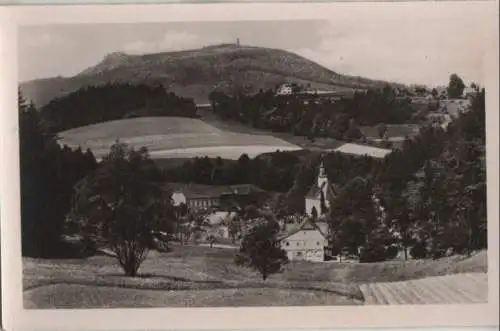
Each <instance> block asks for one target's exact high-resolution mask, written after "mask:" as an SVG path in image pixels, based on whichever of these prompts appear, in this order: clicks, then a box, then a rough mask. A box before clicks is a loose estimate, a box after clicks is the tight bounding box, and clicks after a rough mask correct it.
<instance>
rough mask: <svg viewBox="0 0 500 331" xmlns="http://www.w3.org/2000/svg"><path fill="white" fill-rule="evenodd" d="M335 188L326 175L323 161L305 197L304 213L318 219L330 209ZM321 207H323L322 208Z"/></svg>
mask: <svg viewBox="0 0 500 331" xmlns="http://www.w3.org/2000/svg"><path fill="white" fill-rule="evenodd" d="M335 195H336V188H335V185H333V184H331V183H330V181H329V180H328V177H327V175H326V171H325V166H324V162H323V159H321V163H320V166H319V169H318V175H317V178H316V181H315V182H314V183H313V185H312V186H311V188H310V189H309V192H307V194H306V196H305V212H306V215H307V216H309V217H318V216H321V215H322V214H323V213H325V212H326V210H324V209H328V208H330V202H331V201H332V200H333V199H334V198H335ZM322 205H323V207H322Z"/></svg>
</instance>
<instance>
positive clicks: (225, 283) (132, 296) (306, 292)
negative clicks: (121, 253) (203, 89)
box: [23, 245, 487, 308]
mask: <svg viewBox="0 0 500 331" xmlns="http://www.w3.org/2000/svg"><path fill="white" fill-rule="evenodd" d="M234 254H235V250H234V249H225V248H215V247H214V248H209V247H205V246H178V245H175V246H173V251H172V252H169V253H159V252H156V251H152V252H150V255H149V256H148V259H147V260H146V261H145V262H144V264H143V265H142V266H141V269H140V270H139V273H140V276H139V277H136V278H130V277H125V276H123V275H122V271H121V269H120V268H119V266H118V265H117V263H116V261H115V260H114V259H113V258H111V257H108V256H94V257H90V258H87V259H64V260H45V259H30V258H25V259H23V265H24V279H23V287H24V302H25V307H26V308H56V307H57V308H102V307H203V306H259V305H266V306H277V305H279V306H293V305H358V304H363V302H364V301H365V300H366V304H370V303H373V301H374V300H373V299H371V298H370V295H369V294H367V291H366V285H364V284H370V287H373V286H374V285H371V284H372V283H375V282H376V283H379V282H399V281H406V280H411V279H418V278H425V277H429V276H440V275H449V274H456V273H483V274H485V273H486V270H487V268H486V253H485V252H482V253H479V254H476V255H475V256H473V257H472V258H466V257H460V256H456V257H452V258H445V259H440V260H433V261H428V260H414V261H407V262H404V261H393V262H384V263H367V264H355V263H313V262H306V261H294V262H291V263H290V264H289V265H288V266H287V267H286V269H285V271H284V272H283V273H282V274H276V275H272V276H271V277H270V278H269V279H268V280H266V281H262V280H261V278H260V275H259V274H257V273H256V272H254V271H252V270H250V269H247V268H241V267H238V266H236V265H235V264H234V262H233V261H234V260H233V259H234ZM455 283H457V282H455ZM387 284H392V283H387ZM377 286H379V285H378V284H377ZM383 286H387V285H382V287H383ZM396 286H397V285H396ZM467 286H468V285H467ZM478 286H479V285H478ZM480 286H483V287H482V288H483V289H484V284H483V285H480ZM360 287H361V288H360ZM362 290H363V291H362ZM375 291H376V290H375ZM387 291H390V290H387ZM428 291H440V287H439V286H436V287H434V288H431V289H430V290H428ZM391 293H392V292H391ZM365 295H366V298H365ZM381 301H383V299H381ZM375 303H376V302H375ZM429 303H431V302H429ZM471 303H472V302H471Z"/></svg>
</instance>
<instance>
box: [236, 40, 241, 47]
mask: <svg viewBox="0 0 500 331" xmlns="http://www.w3.org/2000/svg"><path fill="white" fill-rule="evenodd" d="M236 47H240V38H236Z"/></svg>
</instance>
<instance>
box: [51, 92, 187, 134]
mask: <svg viewBox="0 0 500 331" xmlns="http://www.w3.org/2000/svg"><path fill="white" fill-rule="evenodd" d="M41 112H42V116H43V117H44V119H45V120H46V121H47V122H48V123H50V125H51V130H52V131H53V132H59V131H64V130H68V129H71V128H76V127H80V126H84V125H89V124H95V123H101V122H105V121H112V120H117V119H122V118H130V117H143V116H184V117H196V105H195V103H194V101H193V100H192V99H187V98H181V97H178V96H177V95H175V94H174V93H171V92H168V91H166V90H165V89H164V88H163V87H162V86H161V85H159V86H156V87H152V86H148V85H144V84H140V85H131V84H125V83H113V84H107V85H98V86H89V87H84V88H81V89H79V90H78V91H75V92H73V93H70V94H68V95H65V96H62V97H60V98H56V99H53V100H52V101H51V102H49V103H48V104H47V105H45V106H44V107H43V108H42V109H41Z"/></svg>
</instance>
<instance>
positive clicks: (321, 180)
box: [318, 155, 328, 187]
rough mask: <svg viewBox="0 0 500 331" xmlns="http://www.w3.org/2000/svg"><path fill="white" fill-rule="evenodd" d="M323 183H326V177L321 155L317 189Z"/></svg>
mask: <svg viewBox="0 0 500 331" xmlns="http://www.w3.org/2000/svg"><path fill="white" fill-rule="evenodd" d="M325 182H328V177H327V175H326V170H325V165H324V161H323V155H322V156H321V161H320V164H319V171H318V187H322V186H323V185H324V183H325Z"/></svg>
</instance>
